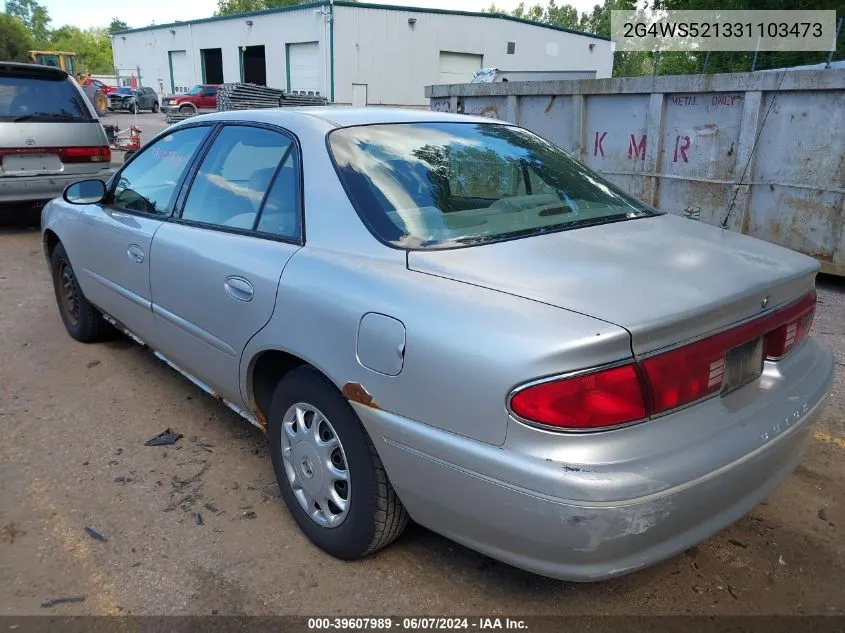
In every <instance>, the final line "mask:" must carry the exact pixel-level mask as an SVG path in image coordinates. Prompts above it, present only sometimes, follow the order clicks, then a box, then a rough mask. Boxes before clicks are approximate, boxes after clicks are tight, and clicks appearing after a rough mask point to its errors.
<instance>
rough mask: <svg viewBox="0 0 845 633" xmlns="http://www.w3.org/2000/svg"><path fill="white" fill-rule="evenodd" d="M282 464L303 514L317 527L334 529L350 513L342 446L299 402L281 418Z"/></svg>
mask: <svg viewBox="0 0 845 633" xmlns="http://www.w3.org/2000/svg"><path fill="white" fill-rule="evenodd" d="M281 450H282V463H283V464H284V467H285V475H287V479H288V483H289V484H290V487H291V490H293V494H294V496H295V497H296V500H297V501H298V502H299V505H300V506H301V507H302V509H303V510H305V512H306V513H307V514H308V516H309V517H311V520H312V521H314V523H316V524H317V525H320V526H322V527H328V528H333V527H337V526H338V525H340V524H341V523H343V521H344V519H346V515H347V514H348V513H349V502H350V499H351V492H352V490H351V486H350V481H349V467H348V465H347V462H346V453H344V451H343V445H342V444H341V443H340V439H339V438H338V436H337V433H336V432H335V430H334V427H333V426H332V425H331V422H329V420H328V418H327V417H326V416H325V415H323V414H322V412H321V411H320V410H319V409H317V408H316V407H315V406H313V405H310V404H307V403H304V402H298V403H296V404H294V405H293V406H292V407H290V408H289V409H288V410H287V412H285V415H284V418H282V442H281Z"/></svg>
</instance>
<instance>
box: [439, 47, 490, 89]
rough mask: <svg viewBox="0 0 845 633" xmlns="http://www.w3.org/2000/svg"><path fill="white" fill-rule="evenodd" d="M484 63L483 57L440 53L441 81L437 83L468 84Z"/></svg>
mask: <svg viewBox="0 0 845 633" xmlns="http://www.w3.org/2000/svg"><path fill="white" fill-rule="evenodd" d="M483 62H484V56H483V55H474V54H472V53H447V52H446V51H440V80H439V81H438V82H437V83H440V84H467V83H469V82H470V81H472V74H473V73H474V72H475V71H476V70H478V69H479V68H481V65H482V63H483Z"/></svg>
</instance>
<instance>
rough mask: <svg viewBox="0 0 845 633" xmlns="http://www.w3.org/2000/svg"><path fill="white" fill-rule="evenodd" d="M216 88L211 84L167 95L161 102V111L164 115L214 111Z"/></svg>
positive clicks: (215, 106) (199, 85)
mask: <svg viewBox="0 0 845 633" xmlns="http://www.w3.org/2000/svg"><path fill="white" fill-rule="evenodd" d="M217 88H218V86H216V85H212V84H198V85H196V86H194V87H193V88H191V89H190V90H188V92H183V93H180V94H175V95H167V96H166V97H164V99H162V100H161V111H162V112H164V113H165V114H166V113H168V112H198V111H200V110H216V109H217Z"/></svg>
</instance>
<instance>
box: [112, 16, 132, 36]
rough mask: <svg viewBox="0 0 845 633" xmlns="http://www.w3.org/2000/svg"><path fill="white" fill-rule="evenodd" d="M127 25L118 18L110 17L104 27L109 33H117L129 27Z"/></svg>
mask: <svg viewBox="0 0 845 633" xmlns="http://www.w3.org/2000/svg"><path fill="white" fill-rule="evenodd" d="M129 28H130V27H129V25H128V24H127V23H126V22H124V21H123V20H121V19H119V18H112V19H111V22H109V26H108V28H107V29H106V30H107V31H108V32H109V34H114V33H117V32H118V31H126V30H127V29H129Z"/></svg>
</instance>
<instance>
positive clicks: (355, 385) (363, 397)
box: [341, 382, 379, 409]
mask: <svg viewBox="0 0 845 633" xmlns="http://www.w3.org/2000/svg"><path fill="white" fill-rule="evenodd" d="M341 393H343V396H344V397H345V398H346V399H347V400H349V401H350V402H357V403H358V404H363V405H364V406H365V407H370V408H371V409H378V408H379V406H378V405H377V404H376V403H375V402H374V401H373V397H372V396H371V395H370V393H369V392H368V391H367V390H366V389H364V386H363V385H362V384H361V383H360V382H348V383H346V384H345V385H343V389H342V390H341Z"/></svg>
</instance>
